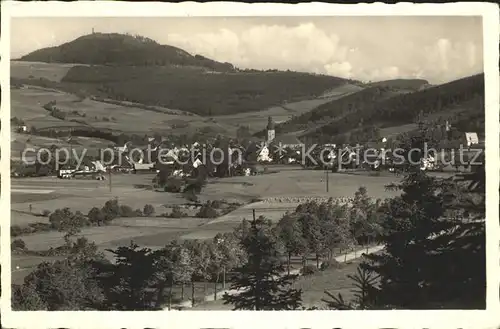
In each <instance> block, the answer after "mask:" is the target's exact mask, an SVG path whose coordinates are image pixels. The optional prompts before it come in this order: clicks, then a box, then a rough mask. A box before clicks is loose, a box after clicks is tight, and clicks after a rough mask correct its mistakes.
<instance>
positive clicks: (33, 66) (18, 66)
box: [10, 61, 80, 82]
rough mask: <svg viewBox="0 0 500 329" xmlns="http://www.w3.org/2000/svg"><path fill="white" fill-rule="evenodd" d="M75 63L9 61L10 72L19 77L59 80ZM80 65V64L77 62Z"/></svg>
mask: <svg viewBox="0 0 500 329" xmlns="http://www.w3.org/2000/svg"><path fill="white" fill-rule="evenodd" d="M75 65H76V64H63V63H42V62H23V61H11V65H10V74H11V76H13V77H17V78H21V79H47V80H50V81H55V82H59V81H61V80H62V78H64V76H65V75H66V73H68V71H69V69H71V68H72V67H73V66H75ZM78 65H80V64H78Z"/></svg>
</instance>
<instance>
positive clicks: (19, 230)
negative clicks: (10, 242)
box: [10, 225, 23, 237]
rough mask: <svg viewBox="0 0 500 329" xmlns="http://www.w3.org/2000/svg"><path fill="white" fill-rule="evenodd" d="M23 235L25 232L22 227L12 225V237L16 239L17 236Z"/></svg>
mask: <svg viewBox="0 0 500 329" xmlns="http://www.w3.org/2000/svg"><path fill="white" fill-rule="evenodd" d="M22 233H23V230H22V228H21V227H20V226H18V225H12V226H11V227H10V236H12V237H16V236H19V235H21V234H22Z"/></svg>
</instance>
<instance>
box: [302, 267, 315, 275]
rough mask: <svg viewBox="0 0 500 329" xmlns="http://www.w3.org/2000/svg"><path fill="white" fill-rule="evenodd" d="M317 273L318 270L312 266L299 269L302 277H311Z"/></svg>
mask: <svg viewBox="0 0 500 329" xmlns="http://www.w3.org/2000/svg"><path fill="white" fill-rule="evenodd" d="M317 271H318V268H317V267H316V266H314V265H306V266H304V267H303V268H301V269H300V274H302V275H313V274H315V273H316V272H317Z"/></svg>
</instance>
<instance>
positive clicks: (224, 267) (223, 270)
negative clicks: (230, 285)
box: [222, 265, 226, 289]
mask: <svg viewBox="0 0 500 329" xmlns="http://www.w3.org/2000/svg"><path fill="white" fill-rule="evenodd" d="M222 289H226V265H224V266H222Z"/></svg>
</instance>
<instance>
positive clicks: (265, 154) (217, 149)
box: [58, 117, 480, 179]
mask: <svg viewBox="0 0 500 329" xmlns="http://www.w3.org/2000/svg"><path fill="white" fill-rule="evenodd" d="M464 135H465V136H464V139H465V142H466V144H467V145H468V146H473V145H477V144H480V140H479V138H478V136H477V134H476V133H466V134H464ZM147 141H148V143H147V144H146V145H142V146H135V145H132V143H130V142H129V143H125V144H124V145H123V146H117V147H114V150H113V154H112V158H111V160H112V161H110V159H109V158H108V159H106V158H104V157H103V158H101V157H102V154H101V152H100V150H99V152H98V154H99V155H100V157H96V159H97V160H95V161H93V160H92V161H86V163H85V164H84V165H83V168H62V169H59V172H58V176H59V177H61V178H70V177H74V176H78V175H80V176H89V177H93V178H96V179H105V178H104V177H105V176H104V175H102V173H104V172H109V171H114V172H134V173H140V172H155V171H156V172H160V171H167V172H168V173H169V175H170V176H178V177H185V176H192V175H193V173H197V172H199V171H205V172H206V174H207V175H209V176H216V177H226V176H237V175H253V174H258V173H261V172H262V171H263V170H264V167H263V166H262V165H263V164H298V163H300V164H301V165H303V166H305V167H312V166H318V164H317V163H310V162H311V161H310V159H311V158H313V159H321V160H323V161H322V162H321V163H320V164H319V166H322V165H323V167H325V162H326V163H329V164H330V166H334V165H335V164H337V163H338V161H340V160H342V163H344V164H346V163H347V165H346V167H350V166H352V167H355V166H358V167H359V166H360V165H361V166H363V163H361V164H360V163H359V161H356V156H359V152H358V151H359V150H358V149H357V148H356V147H353V146H350V145H343V146H341V147H337V146H336V145H335V144H325V145H321V146H317V147H316V148H315V149H314V150H313V151H312V152H310V153H309V154H310V157H304V154H303V153H304V151H307V150H308V149H309V148H308V147H309V146H308V145H304V144H303V143H302V142H301V141H300V140H299V139H298V138H297V137H296V136H295V135H294V134H285V135H280V136H276V131H275V125H274V122H273V120H272V118H271V117H269V118H268V123H267V127H266V135H265V138H264V139H259V138H257V137H251V138H248V139H246V140H243V141H242V140H234V139H224V138H218V139H214V140H209V141H205V142H204V143H203V144H202V143H200V142H194V143H192V144H191V145H174V144H173V143H172V142H169V141H167V140H165V139H160V140H158V138H154V137H149V138H148V140H147ZM386 142H387V139H386V138H382V139H381V140H380V141H377V142H373V143H371V145H369V147H371V148H372V149H377V150H379V151H381V150H384V147H385V146H386ZM319 153H321V154H319ZM380 154H381V152H378V154H373V155H372V157H375V158H374V159H369V160H371V161H369V162H370V163H371V165H370V166H371V168H372V169H378V167H379V165H380V163H381V161H380V160H381V159H379V157H380ZM337 157H338V159H336V158H337ZM304 160H305V162H304ZM332 160H334V161H332ZM431 160H432V159H429V161H427V162H426V165H425V166H426V168H427V167H428V168H431V167H432V161H431ZM335 161H337V162H335ZM313 162H314V161H313ZM318 162H319V161H318ZM103 163H104V164H106V165H103ZM80 167H82V166H80ZM336 167H337V166H336ZM337 168H338V167H337ZM332 169H333V168H332Z"/></svg>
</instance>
